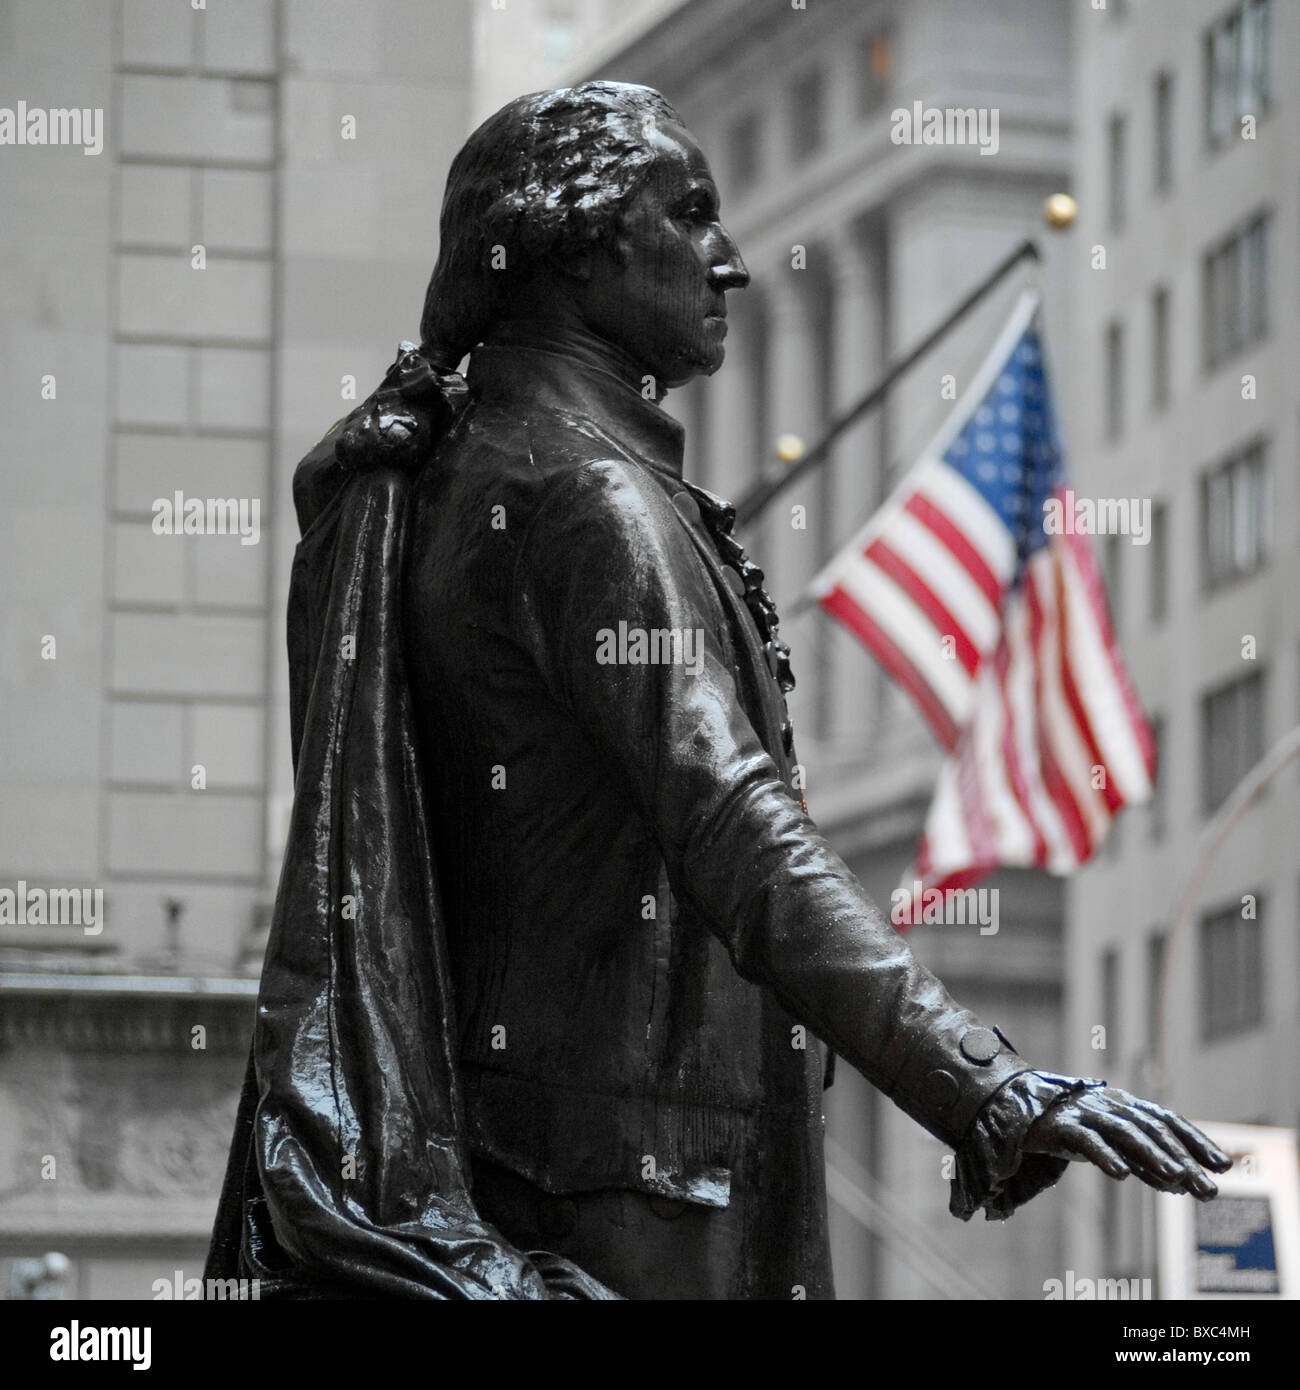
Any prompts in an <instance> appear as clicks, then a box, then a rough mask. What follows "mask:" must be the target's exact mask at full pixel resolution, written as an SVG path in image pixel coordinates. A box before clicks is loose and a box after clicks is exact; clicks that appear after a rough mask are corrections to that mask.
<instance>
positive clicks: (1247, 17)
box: [1205, 0, 1272, 146]
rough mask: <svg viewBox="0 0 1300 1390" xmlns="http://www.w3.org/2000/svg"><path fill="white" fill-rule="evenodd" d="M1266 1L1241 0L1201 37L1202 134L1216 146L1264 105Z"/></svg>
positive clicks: (1268, 22)
mask: <svg viewBox="0 0 1300 1390" xmlns="http://www.w3.org/2000/svg"><path fill="white" fill-rule="evenodd" d="M1270 10H1271V3H1270V0H1245V3H1244V4H1239V5H1237V6H1236V8H1235V9H1233V10H1232V11H1231V13H1229V14H1228V15H1226V16H1225V17H1224V18H1223V19H1221V20H1220V21H1219V23H1218V24H1216V25H1214V27H1213V28H1212V29H1210V30H1209V32H1208V33H1207V34H1206V36H1205V133H1206V138H1207V139H1208V141H1209V143H1210V145H1211V146H1218V145H1222V144H1223V143H1224V141H1225V140H1227V139H1228V138H1229V137H1230V136H1231V135H1232V134H1233V132H1234V129H1235V128H1236V127H1237V126H1238V124H1239V122H1240V120H1241V118H1242V117H1243V116H1258V115H1260V114H1261V113H1262V112H1263V111H1265V110H1266V109H1267V107H1268V104H1269V98H1270V90H1269V86H1270V83H1269V30H1270V27H1271V21H1272V16H1271V14H1270Z"/></svg>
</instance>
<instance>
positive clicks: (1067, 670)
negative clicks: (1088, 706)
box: [1052, 564, 1124, 816]
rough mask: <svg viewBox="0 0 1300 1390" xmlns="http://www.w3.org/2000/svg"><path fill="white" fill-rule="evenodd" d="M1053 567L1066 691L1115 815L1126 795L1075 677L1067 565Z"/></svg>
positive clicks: (1068, 702)
mask: <svg viewBox="0 0 1300 1390" xmlns="http://www.w3.org/2000/svg"><path fill="white" fill-rule="evenodd" d="M1052 569H1053V574H1054V576H1055V580H1056V611H1057V613H1058V615H1059V616H1060V625H1061V689H1062V690H1063V691H1064V692H1065V702H1066V704H1068V705H1069V707H1070V713H1071V714H1072V715H1073V716H1074V722H1075V723H1076V724H1077V725H1078V727H1079V733H1080V734H1081V735H1082V737H1083V740H1084V742H1085V743H1086V744H1087V745H1088V756H1089V757H1090V758H1091V759H1092V764H1093V766H1094V767H1098V766H1100V767H1101V768H1102V771H1103V773H1104V775H1105V783H1104V785H1103V786H1102V788H1101V794H1102V796H1103V797H1104V798H1105V800H1106V809H1107V810H1108V811H1109V812H1110V814H1111V815H1112V816H1113V815H1114V814H1115V813H1116V812H1117V811H1118V810H1119V809H1120V807H1121V806H1123V804H1124V798H1123V797H1122V796H1121V795H1120V794H1119V788H1118V787H1117V786H1116V785H1115V778H1114V777H1113V776H1112V775H1111V770H1110V768H1109V767H1107V766H1106V759H1105V758H1104V757H1102V753H1101V746H1100V745H1099V744H1098V742H1097V735H1096V733H1095V732H1094V731H1093V727H1092V721H1091V720H1090V719H1089V718H1088V711H1087V710H1085V709H1084V707H1083V700H1082V699H1081V698H1080V696H1079V687H1078V684H1077V683H1076V681H1075V679H1074V665H1073V663H1072V662H1071V660H1070V607H1069V605H1070V598H1069V595H1068V594H1067V593H1066V585H1065V569H1064V567H1063V566H1062V565H1060V564H1053V566H1052Z"/></svg>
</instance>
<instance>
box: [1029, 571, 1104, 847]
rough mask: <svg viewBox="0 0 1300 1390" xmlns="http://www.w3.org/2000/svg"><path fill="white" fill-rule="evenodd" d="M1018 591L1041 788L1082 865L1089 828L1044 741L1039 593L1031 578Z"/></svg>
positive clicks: (1041, 627) (1041, 624)
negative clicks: (1025, 615) (1025, 617)
mask: <svg viewBox="0 0 1300 1390" xmlns="http://www.w3.org/2000/svg"><path fill="white" fill-rule="evenodd" d="M1021 588H1022V589H1023V590H1024V595H1025V602H1026V604H1027V605H1028V608H1029V641H1030V645H1031V646H1032V647H1033V650H1034V709H1035V713H1036V716H1037V717H1036V718H1035V720H1034V731H1035V734H1036V736H1037V739H1038V761H1039V765H1040V766H1041V767H1042V769H1043V785H1044V786H1045V787H1046V788H1047V794H1048V796H1050V797H1051V798H1052V804H1053V805H1054V806H1055V807H1056V809H1057V811H1058V812H1059V813H1060V816H1061V819H1062V821H1063V822H1064V823H1065V831H1066V834H1067V835H1068V836H1069V837H1070V845H1071V848H1072V849H1073V851H1074V858H1075V862H1076V863H1079V864H1082V863H1084V862H1085V861H1086V860H1087V859H1088V857H1089V855H1090V854H1091V853H1092V843H1091V841H1090V840H1089V838H1088V827H1087V825H1086V824H1085V822H1084V819H1083V816H1082V815H1080V813H1079V807H1078V805H1077V803H1076V802H1075V799H1074V793H1073V792H1072V791H1071V790H1070V788H1069V785H1068V784H1067V782H1066V780H1065V778H1064V777H1063V776H1062V775H1061V769H1060V768H1059V767H1058V766H1057V762H1056V756H1055V754H1054V753H1053V752H1052V749H1051V746H1050V745H1049V744H1048V741H1047V732H1046V724H1045V720H1044V714H1045V710H1044V707H1043V649H1042V643H1043V630H1044V627H1045V624H1044V621H1043V610H1042V607H1041V605H1040V604H1039V602H1038V591H1037V589H1036V588H1035V586H1034V581H1033V578H1032V576H1030V575H1026V576H1025V578H1024V581H1023V583H1022V584H1021Z"/></svg>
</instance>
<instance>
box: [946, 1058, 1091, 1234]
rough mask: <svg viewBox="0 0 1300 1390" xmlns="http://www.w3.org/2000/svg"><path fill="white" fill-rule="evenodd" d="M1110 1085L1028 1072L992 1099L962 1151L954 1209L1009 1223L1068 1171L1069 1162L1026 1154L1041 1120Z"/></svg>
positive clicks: (955, 1180) (954, 1183) (962, 1215)
mask: <svg viewBox="0 0 1300 1390" xmlns="http://www.w3.org/2000/svg"><path fill="white" fill-rule="evenodd" d="M1105 1084H1106V1083H1105V1082H1104V1081H1094V1080H1092V1079H1090V1078H1086V1077H1077V1076H1061V1075H1059V1074H1057V1073H1056V1072H1050V1071H1022V1072H1021V1073H1020V1074H1019V1075H1018V1076H1013V1077H1012V1078H1011V1080H1010V1081H1008V1082H1007V1084H1006V1085H1005V1086H1003V1087H1002V1088H1001V1090H999V1091H998V1092H997V1093H996V1094H995V1095H992V1096H990V1097H989V1099H988V1100H987V1101H986V1102H985V1103H984V1105H983V1107H982V1108H981V1109H980V1111H979V1114H978V1115H976V1117H975V1122H974V1124H972V1125H971V1128H970V1131H969V1132H968V1133H967V1135H966V1138H965V1139H963V1140H962V1143H961V1147H960V1148H958V1150H957V1168H956V1173H955V1175H954V1177H953V1179H952V1194H951V1197H950V1199H949V1202H948V1210H949V1211H950V1212H952V1214H953V1215H954V1216H956V1217H959V1218H960V1219H961V1220H962V1221H969V1220H970V1219H971V1217H972V1216H974V1215H975V1213H976V1212H977V1211H978V1210H979V1209H980V1208H981V1207H983V1208H984V1215H985V1219H986V1220H988V1221H1005V1220H1006V1219H1007V1217H1008V1216H1010V1215H1011V1213H1012V1212H1013V1211H1015V1209H1016V1208H1017V1207H1019V1206H1023V1205H1024V1203H1026V1202H1027V1201H1029V1199H1030V1198H1031V1197H1036V1196H1037V1195H1038V1194H1039V1193H1040V1192H1041V1191H1042V1190H1043V1189H1044V1188H1046V1187H1051V1186H1052V1185H1053V1183H1055V1182H1056V1180H1057V1179H1058V1178H1059V1177H1060V1176H1061V1174H1062V1173H1064V1172H1065V1170H1066V1168H1067V1167H1068V1165H1069V1160H1068V1159H1064V1158H1051V1157H1049V1156H1048V1155H1047V1154H1027V1153H1022V1152H1021V1145H1022V1144H1023V1143H1024V1141H1025V1135H1026V1134H1028V1132H1029V1127H1030V1125H1032V1124H1033V1123H1034V1121H1035V1120H1037V1119H1039V1118H1040V1117H1041V1116H1042V1115H1044V1114H1046V1113H1047V1111H1048V1110H1049V1109H1050V1108H1051V1107H1052V1106H1053V1105H1055V1104H1057V1103H1058V1102H1060V1101H1063V1100H1066V1099H1068V1098H1069V1097H1070V1096H1073V1095H1077V1094H1078V1093H1079V1092H1080V1091H1086V1090H1091V1089H1092V1088H1093V1087H1096V1086H1104V1085H1105Z"/></svg>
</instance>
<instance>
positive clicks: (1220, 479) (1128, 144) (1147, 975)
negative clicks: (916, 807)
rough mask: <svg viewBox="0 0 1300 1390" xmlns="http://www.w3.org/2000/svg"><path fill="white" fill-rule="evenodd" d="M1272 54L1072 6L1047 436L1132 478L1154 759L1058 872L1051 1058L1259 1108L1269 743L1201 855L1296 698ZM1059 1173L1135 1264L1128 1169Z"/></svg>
mask: <svg viewBox="0 0 1300 1390" xmlns="http://www.w3.org/2000/svg"><path fill="white" fill-rule="evenodd" d="M1298 76H1300V11H1297V9H1296V7H1295V6H1294V5H1290V4H1284V3H1278V0H1248V2H1247V3H1241V0H1234V2H1231V3H1224V2H1223V0H1187V2H1186V3H1184V2H1183V0H1160V2H1159V3H1155V2H1154V0H1153V2H1152V3H1146V4H1136V3H1131V4H1124V5H1116V4H1115V3H1114V0H1112V3H1111V5H1110V6H1109V8H1108V9H1107V10H1105V11H1098V12H1095V13H1094V12H1083V11H1081V12H1080V14H1079V17H1078V19H1077V22H1076V25H1075V56H1074V78H1075V93H1076V101H1075V129H1076V141H1077V180H1078V192H1079V206H1080V213H1079V220H1078V223H1077V226H1076V229H1075V232H1074V235H1073V237H1072V247H1073V250H1072V258H1073V264H1072V267H1071V274H1070V280H1071V284H1072V285H1073V286H1074V289H1075V293H1074V311H1073V316H1072V317H1073V327H1072V342H1071V356H1072V360H1073V362H1074V370H1075V373H1076V384H1077V390H1076V392H1075V395H1074V404H1075V407H1076V409H1075V411H1074V415H1073V418H1072V421H1071V424H1072V429H1071V432H1070V437H1071V438H1072V439H1073V441H1074V445H1075V452H1076V460H1077V464H1078V467H1077V469H1076V476H1077V477H1078V479H1079V480H1080V482H1079V485H1080V490H1081V491H1085V492H1087V493H1089V494H1090V495H1092V496H1094V497H1098V498H1119V497H1128V498H1133V499H1139V500H1144V501H1147V502H1150V503H1151V504H1152V506H1151V518H1150V520H1151V526H1150V532H1149V536H1148V538H1147V540H1146V542H1145V543H1142V542H1141V539H1140V538H1139V537H1134V536H1130V535H1116V536H1111V537H1104V538H1100V539H1099V540H1098V542H1097V543H1098V545H1099V546H1103V547H1104V548H1105V554H1106V555H1107V560H1108V568H1109V571H1110V591H1111V597H1112V604H1113V606H1114V609H1115V612H1116V617H1117V622H1118V628H1119V635H1120V639H1121V641H1122V643H1123V645H1124V648H1125V651H1126V652H1127V654H1128V657H1129V660H1130V663H1131V665H1132V669H1133V673H1134V676H1135V678H1136V680H1137V683H1138V687H1139V689H1140V691H1141V693H1142V695H1143V698H1144V701H1145V703H1146V705H1147V707H1148V708H1149V709H1150V710H1151V711H1152V713H1153V715H1154V716H1155V720H1156V729H1157V731H1158V749H1159V758H1160V770H1159V774H1158V778H1157V794H1156V798H1155V801H1154V803H1153V804H1152V805H1151V807H1150V808H1149V809H1147V810H1146V811H1144V812H1138V813H1134V814H1130V815H1129V816H1128V817H1126V818H1125V819H1124V820H1123V821H1122V822H1121V824H1120V827H1119V834H1118V836H1117V837H1116V838H1115V843H1114V844H1113V845H1112V846H1111V847H1110V852H1109V853H1107V854H1106V855H1105V856H1103V858H1102V859H1101V861H1100V862H1099V863H1098V864H1096V865H1095V866H1093V867H1091V868H1089V869H1088V871H1087V872H1085V873H1082V874H1080V875H1079V876H1078V878H1077V879H1076V880H1075V881H1074V883H1073V884H1072V885H1071V889H1070V893H1069V898H1068V910H1067V932H1066V940H1067V943H1068V945H1067V979H1068V981H1069V989H1068V1000H1069V1009H1068V1014H1067V1019H1066V1037H1067V1042H1068V1048H1069V1060H1070V1064H1071V1065H1072V1066H1074V1067H1075V1068H1077V1069H1079V1070H1082V1071H1084V1072H1092V1073H1095V1074H1099V1075H1107V1076H1109V1077H1110V1078H1112V1079H1113V1080H1116V1081H1118V1082H1119V1083H1120V1084H1123V1085H1126V1086H1128V1087H1129V1088H1130V1089H1142V1088H1159V1096H1160V1099H1162V1100H1164V1101H1165V1102H1166V1103H1168V1104H1171V1105H1173V1106H1174V1107H1175V1108H1177V1109H1179V1110H1181V1111H1182V1112H1184V1113H1185V1114H1187V1115H1190V1116H1191V1117H1193V1118H1195V1119H1206V1120H1221V1121H1230V1122H1231V1121H1238V1122H1246V1123H1268V1124H1274V1125H1283V1126H1294V1125H1295V1124H1296V1121H1297V1112H1298V1102H1297V1097H1298V1096H1300V989H1298V987H1297V982H1298V981H1300V953H1298V951H1297V940H1298V936H1300V934H1298V933H1297V929H1296V923H1297V908H1298V905H1300V904H1298V902H1297V895H1298V894H1300V871H1298V870H1297V867H1296V860H1295V830H1296V826H1297V824H1298V823H1300V773H1297V772H1296V770H1295V768H1294V766H1291V767H1289V768H1287V769H1286V770H1285V771H1283V773H1282V774H1281V775H1279V776H1278V777H1277V778H1276V779H1275V780H1274V781H1273V782H1272V783H1271V785H1270V786H1269V787H1268V789H1267V790H1266V791H1265V793H1264V794H1263V795H1262V796H1261V798H1260V799H1259V800H1258V801H1257V802H1256V803H1255V804H1254V805H1253V806H1252V807H1250V809H1248V810H1246V811H1245V812H1244V814H1242V815H1241V816H1240V818H1239V819H1238V820H1237V821H1236V823H1235V824H1234V825H1233V827H1232V828H1231V829H1230V830H1229V832H1228V833H1227V835H1226V838H1225V839H1224V840H1223V843H1222V846H1221V848H1220V849H1219V850H1218V852H1217V854H1216V855H1215V856H1214V857H1213V858H1211V859H1209V860H1208V861H1207V860H1206V859H1205V853H1206V836H1207V833H1212V831H1211V830H1210V829H1209V828H1210V827H1211V826H1212V824H1213V823H1214V822H1215V818H1216V816H1221V815H1222V814H1223V811H1224V808H1225V804H1226V803H1227V801H1228V798H1229V797H1230V795H1231V793H1232V792H1233V789H1234V788H1235V787H1236V786H1237V785H1238V784H1239V783H1240V781H1241V779H1242V778H1243V777H1244V776H1245V775H1246V774H1247V773H1248V772H1249V771H1250V769H1251V768H1252V766H1254V765H1255V764H1256V763H1257V762H1258V761H1259V760H1260V759H1261V758H1263V757H1264V755H1265V754H1266V753H1267V752H1268V750H1269V749H1270V748H1271V747H1273V746H1274V745H1275V744H1276V743H1278V742H1279V741H1280V740H1281V739H1282V738H1283V737H1284V736H1285V735H1286V734H1287V733H1288V732H1289V731H1290V730H1292V729H1294V728H1295V726H1296V723H1297V717H1298V715H1300V708H1298V695H1297V692H1300V667H1298V664H1297V659H1298V658H1300V618H1297V616H1296V607H1295V603H1294V595H1295V592H1296V587H1297V582H1298V581H1300V572H1298V568H1297V567H1298V565H1300V560H1298V558H1297V556H1298V554H1300V550H1298V547H1297V534H1296V532H1297V519H1298V518H1300V495H1298V493H1297V480H1298V472H1300V470H1297V467H1296V458H1297V444H1298V441H1297V416H1296V400H1295V391H1294V381H1295V375H1296V368H1297V363H1298V362H1300V355H1298V353H1297V349H1298V348H1300V320H1298V318H1297V311H1296V305H1297V294H1298V293H1300V285H1298V284H1297V258H1296V246H1297V244H1298V243H1300V224H1298V222H1297V194H1298V191H1300V177H1298V175H1300V138H1298V136H1297V130H1298V126H1297V116H1296V110H1295V101H1296V96H1295V86H1296V84H1295V81H1294V80H1293V79H1296V78H1297V77H1298ZM1135 542H1136V543H1135ZM1202 863H1204V865H1205V867H1206V869H1207V876H1206V879H1205V882H1204V885H1203V888H1202V889H1201V891H1200V893H1199V894H1198V895H1197V896H1196V897H1195V900H1194V902H1193V904H1192V911H1191V913H1190V915H1189V916H1188V918H1187V920H1186V922H1185V924H1184V927H1183V929H1182V930H1181V931H1180V932H1179V933H1178V934H1177V936H1176V937H1171V935H1170V933H1171V929H1172V927H1173V924H1174V921H1175V914H1176V908H1177V902H1178V899H1179V897H1180V895H1181V893H1182V891H1183V889H1184V888H1185V886H1186V885H1187V883H1188V881H1189V878H1190V876H1191V874H1192V873H1193V871H1194V869H1195V868H1196V867H1197V866H1198V865H1201V864H1202ZM1166 973H1167V980H1166V979H1165V976H1166ZM1162 983H1163V985H1164V990H1165V997H1166V1004H1167V1008H1166V1011H1165V1023H1164V1027H1163V1029H1162V1028H1161V1027H1160V1020H1161V1009H1160V996H1161V992H1162ZM1098 1030H1102V1031H1098ZM1084 1185H1085V1186H1086V1188H1087V1190H1088V1198H1087V1202H1086V1207H1085V1208H1084V1210H1083V1211H1082V1212H1081V1216H1080V1220H1079V1221H1078V1222H1077V1224H1076V1226H1075V1228H1074V1229H1073V1230H1072V1232H1071V1239H1070V1244H1069V1260H1070V1264H1071V1266H1072V1267H1073V1268H1074V1269H1075V1270H1076V1271H1077V1272H1078V1273H1079V1275H1081V1276H1089V1275H1111V1276H1116V1275H1119V1274H1120V1273H1121V1272H1124V1273H1129V1274H1138V1273H1141V1274H1142V1275H1143V1276H1150V1275H1151V1274H1152V1273H1153V1270H1154V1247H1153V1241H1152V1231H1151V1211H1152V1202H1151V1199H1150V1197H1149V1195H1148V1194H1147V1193H1146V1192H1144V1191H1142V1190H1140V1189H1138V1188H1137V1187H1136V1185H1135V1184H1131V1183H1130V1184H1124V1185H1123V1186H1116V1185H1113V1184H1104V1183H1102V1182H1101V1181H1099V1180H1096V1179H1094V1178H1093V1177H1092V1175H1086V1177H1085V1184H1084Z"/></svg>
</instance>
